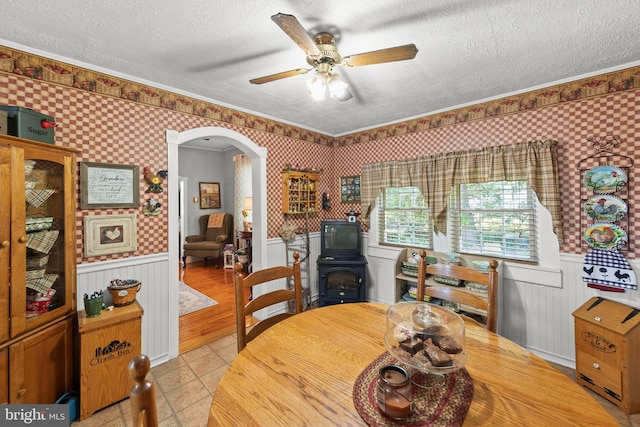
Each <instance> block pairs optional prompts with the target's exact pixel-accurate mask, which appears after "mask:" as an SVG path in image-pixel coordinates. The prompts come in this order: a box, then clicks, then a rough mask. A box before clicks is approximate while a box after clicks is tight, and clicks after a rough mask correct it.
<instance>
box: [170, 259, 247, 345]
mask: <svg viewBox="0 0 640 427" xmlns="http://www.w3.org/2000/svg"><path fill="white" fill-rule="evenodd" d="M179 273H180V280H181V281H182V282H183V283H185V284H186V285H189V286H190V287H192V288H193V289H195V290H197V291H198V292H201V293H203V294H205V295H207V296H208V297H210V298H213V299H214V300H216V301H217V302H218V304H217V305H215V306H213V307H208V308H205V309H203V310H198V311H194V312H193V313H189V314H186V315H184V316H180V319H179V324H180V326H179V346H178V349H179V352H180V353H181V354H182V353H184V352H187V351H189V350H193V349H194V348H197V347H200V346H202V345H204V344H206V343H209V342H212V341H215V340H217V339H220V338H222V337H224V336H227V335H229V334H233V333H234V332H235V331H236V313H235V293H234V287H233V270H232V269H225V268H222V267H220V268H216V267H215V265H214V264H213V263H211V262H210V263H209V265H207V266H205V263H204V261H198V262H192V263H188V264H187V267H186V268H182V263H180V270H179Z"/></svg>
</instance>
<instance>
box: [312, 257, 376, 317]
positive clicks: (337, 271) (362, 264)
mask: <svg viewBox="0 0 640 427" xmlns="http://www.w3.org/2000/svg"><path fill="white" fill-rule="evenodd" d="M317 264H318V277H319V280H318V288H319V294H320V296H319V299H318V305H319V306H320V307H324V306H327V305H333V304H345V303H351V302H364V301H366V297H365V291H366V267H367V258H366V257H364V256H363V255H358V256H355V257H348V258H335V257H329V256H323V255H320V256H318V259H317Z"/></svg>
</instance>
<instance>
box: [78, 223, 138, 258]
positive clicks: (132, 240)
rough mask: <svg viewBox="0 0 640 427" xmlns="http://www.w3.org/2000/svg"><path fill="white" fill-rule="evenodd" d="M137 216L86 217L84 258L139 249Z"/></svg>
mask: <svg viewBox="0 0 640 427" xmlns="http://www.w3.org/2000/svg"><path fill="white" fill-rule="evenodd" d="M136 216H137V215H136V214H130V215H90V216H85V217H84V256H85V257H87V258H88V257H92V256H101V255H108V254H117V253H122V252H134V251H136V250H137V249H138V238H137V237H138V232H137V230H136Z"/></svg>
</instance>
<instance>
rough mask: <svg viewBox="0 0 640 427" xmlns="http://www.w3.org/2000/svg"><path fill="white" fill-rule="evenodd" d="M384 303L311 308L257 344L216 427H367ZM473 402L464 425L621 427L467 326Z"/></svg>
mask: <svg viewBox="0 0 640 427" xmlns="http://www.w3.org/2000/svg"><path fill="white" fill-rule="evenodd" d="M387 307H388V306H387V305H384V304H376V303H352V304H340V305H332V306H327V307H321V308H317V309H313V310H308V311H305V312H303V313H300V314H298V315H296V316H293V317H291V318H289V319H286V320H284V321H282V322H280V323H278V324H276V325H275V326H273V327H271V328H270V329H268V330H267V331H265V332H263V333H262V334H261V335H259V336H258V337H257V338H256V339H255V340H253V341H252V342H250V343H249V344H248V345H247V346H246V347H245V348H244V349H243V350H242V351H241V352H240V353H239V354H238V355H237V356H236V358H235V359H234V360H233V362H232V363H231V364H230V365H229V367H228V369H227V371H226V373H225V374H224V376H223V377H222V379H221V381H220V384H219V385H218V388H217V389H216V391H215V394H214V396H213V401H212V403H211V408H210V411H209V425H210V426H214V425H216V426H217V425H220V426H296V425H307V426H326V425H340V426H346V425H354V426H356V425H366V423H365V422H364V420H363V419H362V418H361V417H360V415H359V413H358V411H357V410H356V408H355V405H354V402H353V387H354V383H355V381H356V379H357V378H358V375H359V374H360V373H361V372H362V371H363V370H364V369H365V368H366V367H367V366H368V365H369V364H370V363H371V362H372V361H373V360H375V359H376V358H377V357H378V356H380V355H381V354H382V353H384V352H385V351H386V347H385V343H384V332H385V329H386V316H385V313H386V310H387ZM465 327H466V336H465V345H466V348H467V351H468V358H467V361H466V364H465V368H466V369H467V371H468V373H469V376H470V377H471V379H472V381H473V398H472V400H471V404H470V406H469V409H468V412H467V414H466V418H465V419H464V424H463V425H465V426H477V425H496V426H507V425H517V426H528V425H537V426H550V425H554V426H573V425H575V426H591V425H593V426H595V425H597V426H609V425H610V426H618V425H619V424H618V423H617V422H616V421H615V420H614V419H613V418H612V417H611V415H610V414H609V413H608V412H607V411H606V410H605V409H604V408H603V407H602V406H601V405H600V404H599V403H598V402H596V400H595V399H594V398H593V397H592V396H591V395H590V394H589V393H588V392H587V391H586V390H585V389H584V388H583V387H581V386H579V385H578V384H576V383H575V382H574V381H572V380H571V379H570V378H569V377H567V376H566V375H565V374H563V373H561V372H560V371H558V370H557V369H555V368H554V367H552V366H551V365H550V364H549V363H548V362H546V361H545V360H543V359H542V358H540V357H539V356H537V355H535V354H533V353H531V352H530V351H528V350H526V349H524V348H523V347H521V346H520V345H518V344H516V343H514V342H512V341H509V340H508V339H506V338H504V337H501V336H500V335H498V334H496V333H493V332H490V331H487V330H486V329H484V328H483V327H482V326H481V325H479V324H477V323H475V322H474V321H472V320H467V319H465Z"/></svg>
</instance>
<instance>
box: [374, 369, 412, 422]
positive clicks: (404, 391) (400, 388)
mask: <svg viewBox="0 0 640 427" xmlns="http://www.w3.org/2000/svg"><path fill="white" fill-rule="evenodd" d="M376 397H377V401H378V407H379V408H380V411H382V413H383V414H385V415H386V416H388V417H389V418H393V419H396V420H399V419H402V418H406V417H408V416H409V415H411V410H412V409H413V395H412V389H411V381H410V379H409V374H407V371H406V370H405V369H403V368H402V367H400V366H398V365H386V366H383V367H382V368H380V371H379V373H378V388H377V393H376Z"/></svg>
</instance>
